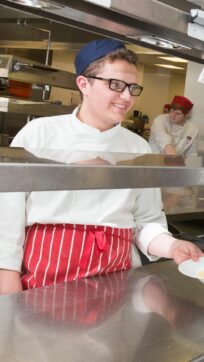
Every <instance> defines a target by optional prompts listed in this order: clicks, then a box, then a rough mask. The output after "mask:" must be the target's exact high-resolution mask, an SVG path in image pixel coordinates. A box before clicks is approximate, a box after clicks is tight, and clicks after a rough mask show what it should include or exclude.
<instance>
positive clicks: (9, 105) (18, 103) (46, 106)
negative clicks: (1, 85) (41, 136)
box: [0, 96, 76, 116]
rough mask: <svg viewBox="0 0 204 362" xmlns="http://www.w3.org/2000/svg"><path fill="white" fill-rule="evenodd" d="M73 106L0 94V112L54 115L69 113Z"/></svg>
mask: <svg viewBox="0 0 204 362" xmlns="http://www.w3.org/2000/svg"><path fill="white" fill-rule="evenodd" d="M75 107H76V105H75V106H67V105H63V104H58V103H53V102H45V101H44V102H40V101H33V100H29V99H25V100H24V99H17V98H10V97H1V96H0V112H4V113H18V114H29V115H35V116H54V115H59V114H69V113H71V112H72V111H73V109H74V108H75Z"/></svg>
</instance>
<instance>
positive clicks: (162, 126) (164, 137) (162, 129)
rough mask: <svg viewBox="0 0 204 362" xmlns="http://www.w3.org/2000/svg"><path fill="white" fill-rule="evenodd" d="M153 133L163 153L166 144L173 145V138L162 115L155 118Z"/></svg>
mask: <svg viewBox="0 0 204 362" xmlns="http://www.w3.org/2000/svg"><path fill="white" fill-rule="evenodd" d="M151 133H152V134H153V135H154V138H155V141H156V144H157V146H158V147H159V149H160V152H161V153H162V152H163V151H164V148H165V146H166V145H173V139H172V137H171V135H170V134H169V133H168V132H167V128H166V122H165V119H163V117H162V115H161V116H158V117H156V118H155V119H154V121H153V124H152V127H151Z"/></svg>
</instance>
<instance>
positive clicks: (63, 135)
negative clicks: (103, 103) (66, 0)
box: [0, 109, 169, 271]
mask: <svg viewBox="0 0 204 362" xmlns="http://www.w3.org/2000/svg"><path fill="white" fill-rule="evenodd" d="M76 112H77V109H76V110H75V111H74V112H73V113H72V114H70V115H59V116H54V117H44V118H39V119H35V120H33V121H31V122H30V123H28V124H27V125H26V126H25V127H24V128H23V129H21V130H20V132H19V133H18V134H17V136H16V137H15V138H14V140H13V142H12V146H13V147H24V148H25V149H27V150H28V151H31V150H32V149H37V150H38V151H39V152H40V149H41V150H42V154H43V157H44V156H45V153H46V149H47V150H49V149H50V150H60V149H61V150H62V154H63V152H64V150H67V151H97V152H122V153H123V152H124V153H135V154H138V153H142V154H144V153H150V152H151V150H150V147H149V145H148V143H147V142H146V141H145V140H144V139H143V138H141V137H139V136H138V135H137V134H134V133H132V132H130V131H129V130H127V129H125V128H123V127H122V126H121V125H120V124H118V125H116V126H115V127H113V128H112V129H110V130H107V131H105V132H100V131H99V130H97V129H95V128H93V127H91V126H89V125H87V124H85V123H82V122H81V121H79V119H78V118H77V117H76ZM39 152H38V153H39ZM47 154H48V158H49V152H48V153H47ZM39 177H40V175H39ZM0 214H1V218H0V268H5V269H11V270H19V271H20V269H21V263H22V258H23V244H24V238H25V226H28V225H32V224H35V223H41V224H56V223H71V224H85V225H86V224H87V225H106V226H111V227H115V228H134V229H135V230H137V236H136V240H135V242H136V244H137V246H138V247H139V248H140V249H141V250H142V252H143V253H144V254H145V255H147V256H148V257H149V259H150V260H156V259H157V257H154V256H150V255H148V252H147V249H148V245H149V243H150V242H151V241H152V240H153V239H154V238H155V237H156V236H157V235H159V234H162V233H165V234H166V237H167V236H168V234H169V233H168V231H167V223H166V218H165V215H164V213H163V211H162V201H161V195H160V190H159V189H150V188H149V189H122V190H115V189H113V190H91V191H90V190H83V191H81V190H80V191H46V192H44V191H41V192H30V193H24V192H18V193H16V192H14V193H1V194H0ZM163 242H164V243H165V235H164V240H163ZM137 256H138V253H137Z"/></svg>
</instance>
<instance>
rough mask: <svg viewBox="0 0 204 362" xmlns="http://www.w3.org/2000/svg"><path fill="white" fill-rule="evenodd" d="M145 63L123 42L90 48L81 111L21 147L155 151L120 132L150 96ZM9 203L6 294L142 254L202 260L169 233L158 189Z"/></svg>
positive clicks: (37, 125)
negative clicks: (142, 78)
mask: <svg viewBox="0 0 204 362" xmlns="http://www.w3.org/2000/svg"><path fill="white" fill-rule="evenodd" d="M136 60H137V59H136V55H135V54H134V53H133V52H132V51H129V50H127V49H126V48H125V46H124V45H123V43H121V42H120V41H117V40H108V39H102V40H96V41H93V42H91V43H88V44H87V45H86V46H85V47H84V48H82V49H81V51H80V52H79V53H78V55H77V57H76V62H75V65H76V73H77V78H76V82H77V85H78V87H79V90H80V92H81V94H82V104H81V106H80V107H78V108H77V109H75V110H74V112H73V113H72V114H71V115H60V116H55V117H45V118H40V119H36V120H34V121H32V122H30V123H29V124H27V125H26V126H25V127H24V128H23V129H22V130H21V131H20V132H19V134H18V135H17V136H16V137H15V139H14V141H13V143H12V146H19V147H24V148H26V149H28V150H32V149H39V150H40V149H47V150H49V149H50V150H62V151H64V150H67V151H69V150H72V151H76V152H77V151H81V152H84V151H97V152H99V153H102V152H114V153H115V152H120V153H135V154H138V153H142V154H144V153H149V152H150V148H149V145H148V144H147V142H146V141H145V140H144V139H142V138H140V137H139V136H138V135H136V134H134V133H132V132H130V131H128V130H126V129H125V128H122V127H121V125H120V123H121V121H122V120H123V119H124V117H125V114H126V113H127V112H128V111H129V110H130V108H131V107H132V106H133V103H134V101H135V97H136V96H139V95H140V94H141V92H142V86H140V85H138V84H137V69H136ZM0 201H1V202H0V208H2V210H0V213H1V219H0V233H1V234H0V268H1V269H2V270H1V273H0V288H1V289H0V290H1V293H9V292H15V291H19V290H21V289H22V286H23V288H24V289H27V288H34V287H40V286H44V285H48V284H54V283H59V282H67V281H70V280H73V279H77V278H82V277H88V276H91V275H97V274H104V273H109V272H114V271H117V270H123V269H129V268H131V267H137V266H140V265H141V264H140V260H139V254H138V252H137V248H136V246H137V247H138V248H139V249H140V250H141V251H142V252H143V253H144V254H146V255H147V256H148V258H149V259H150V260H155V259H157V257H161V256H164V257H169V258H174V260H175V261H176V262H177V263H180V262H181V261H183V260H185V259H188V258H193V259H194V260H198V258H199V256H200V255H201V254H202V253H201V251H200V250H199V249H198V248H197V247H196V246H194V245H193V244H191V243H189V242H186V241H178V240H175V239H174V238H173V237H172V236H171V235H170V234H169V233H168V231H167V227H166V219H165V216H164V214H163V212H162V203H161V198H160V192H159V190H158V189H145V190H141V189H131V190H130V189H124V190H91V192H90V191H89V190H88V191H87V190H85V191H57V192H55V191H53V192H31V193H29V194H24V193H16V194H14V193H12V194H2V195H1V200H0ZM25 227H26V229H25ZM133 230H134V231H136V237H135V243H136V246H135V244H134V240H133ZM22 261H23V265H22V266H21V264H22ZM20 273H21V277H20Z"/></svg>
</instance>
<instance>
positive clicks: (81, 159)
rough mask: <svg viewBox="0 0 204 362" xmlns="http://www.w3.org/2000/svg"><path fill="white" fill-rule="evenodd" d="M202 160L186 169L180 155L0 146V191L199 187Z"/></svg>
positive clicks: (193, 161) (203, 172)
mask: <svg viewBox="0 0 204 362" xmlns="http://www.w3.org/2000/svg"><path fill="white" fill-rule="evenodd" d="M39 157H40V158H39ZM198 161H199V162H198ZM201 161H202V160H201V158H200V157H195V158H191V165H190V166H188V167H186V166H185V163H184V161H183V159H182V157H180V156H164V155H135V154H123V153H102V152H86V151H80V152H78V151H66V150H40V151H39V150H38V151H37V150H36V151H35V150H32V153H30V152H27V151H25V150H24V149H21V148H9V147H0V192H12V191H15V192H16V191H49V190H86V189H124V188H149V187H178V186H203V185H204V168H202V167H197V164H198V163H201ZM188 164H189V163H188Z"/></svg>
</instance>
